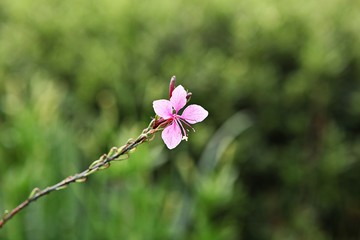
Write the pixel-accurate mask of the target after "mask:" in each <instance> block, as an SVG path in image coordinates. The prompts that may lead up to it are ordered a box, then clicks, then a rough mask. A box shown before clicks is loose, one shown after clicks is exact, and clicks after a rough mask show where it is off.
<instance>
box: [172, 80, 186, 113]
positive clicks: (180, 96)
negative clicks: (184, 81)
mask: <svg viewBox="0 0 360 240" xmlns="http://www.w3.org/2000/svg"><path fill="white" fill-rule="evenodd" d="M170 102H171V103H172V106H173V108H174V109H175V111H176V113H177V112H178V111H179V110H180V109H182V108H183V107H184V106H185V104H186V91H185V89H184V87H183V86H181V85H179V86H177V87H176V88H175V89H174V91H173V92H172V96H171V98H170Z"/></svg>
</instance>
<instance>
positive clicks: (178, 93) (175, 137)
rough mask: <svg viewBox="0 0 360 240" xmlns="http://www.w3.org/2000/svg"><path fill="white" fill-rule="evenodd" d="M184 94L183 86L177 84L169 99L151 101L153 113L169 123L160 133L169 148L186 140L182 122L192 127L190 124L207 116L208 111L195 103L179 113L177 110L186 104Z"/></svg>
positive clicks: (185, 93)
mask: <svg viewBox="0 0 360 240" xmlns="http://www.w3.org/2000/svg"><path fill="white" fill-rule="evenodd" d="M186 95H187V92H186V91H185V89H184V88H183V86H181V85H179V86H177V87H176V88H175V89H174V91H172V95H171V98H170V101H169V100H165V99H161V100H156V101H154V102H153V108H154V111H155V113H156V114H157V115H158V116H160V117H162V118H163V119H164V120H165V121H166V122H168V123H169V124H168V125H167V127H165V129H164V130H163V132H162V134H161V137H162V139H163V140H164V142H165V144H166V146H167V147H168V148H169V149H173V148H175V147H176V146H177V145H179V143H180V142H181V140H187V132H186V129H185V127H184V126H183V124H185V125H186V126H188V127H190V128H192V127H191V126H190V124H195V123H198V122H201V121H203V120H204V119H205V118H206V117H207V116H208V111H206V110H205V109H204V108H203V107H201V106H199V105H196V104H192V105H189V106H188V107H186V108H185V109H184V111H183V112H182V114H181V115H179V111H180V110H181V109H182V108H183V107H184V106H185V105H186V102H187V100H186Z"/></svg>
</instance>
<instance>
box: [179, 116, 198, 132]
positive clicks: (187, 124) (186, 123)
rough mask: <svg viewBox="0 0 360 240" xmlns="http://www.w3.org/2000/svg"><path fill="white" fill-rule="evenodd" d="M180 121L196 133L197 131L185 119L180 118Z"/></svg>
mask: <svg viewBox="0 0 360 240" xmlns="http://www.w3.org/2000/svg"><path fill="white" fill-rule="evenodd" d="M180 121H181V122H183V123H185V125H186V126H188V127H189V128H191V129H192V130H193V131H194V132H195V129H194V128H193V127H192V126H191V125H190V124H189V123H188V122H187V121H186V120H185V119H183V118H180Z"/></svg>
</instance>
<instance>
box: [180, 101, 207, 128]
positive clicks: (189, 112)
mask: <svg viewBox="0 0 360 240" xmlns="http://www.w3.org/2000/svg"><path fill="white" fill-rule="evenodd" d="M208 115H209V113H208V111H206V110H205V109H204V108H203V107H202V106H200V105H197V104H192V105H189V106H188V107H187V108H185V110H184V111H183V113H182V114H181V118H182V119H185V120H186V121H187V122H188V123H191V124H194V123H198V122H201V121H203V120H204V119H205V118H206V117H207V116H208Z"/></svg>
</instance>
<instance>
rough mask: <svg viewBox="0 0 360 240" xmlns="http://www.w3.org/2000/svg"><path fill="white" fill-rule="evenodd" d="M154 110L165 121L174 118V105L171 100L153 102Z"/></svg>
mask: <svg viewBox="0 0 360 240" xmlns="http://www.w3.org/2000/svg"><path fill="white" fill-rule="evenodd" d="M153 108H154V111H155V113H156V114H157V115H159V116H160V117H162V118H164V119H168V118H170V117H171V116H172V104H171V102H170V101H169V100H165V99H160V100H156V101H153Z"/></svg>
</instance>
